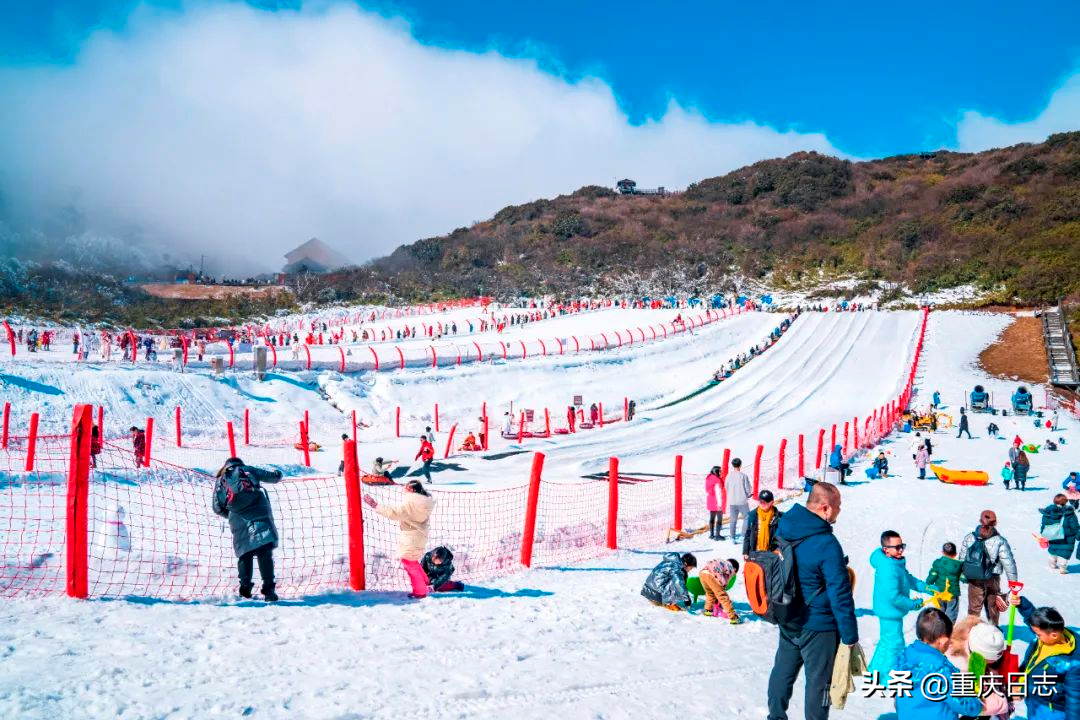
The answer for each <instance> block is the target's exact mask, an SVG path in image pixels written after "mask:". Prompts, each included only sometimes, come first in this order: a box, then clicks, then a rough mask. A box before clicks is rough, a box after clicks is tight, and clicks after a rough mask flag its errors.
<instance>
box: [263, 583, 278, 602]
mask: <svg viewBox="0 0 1080 720" xmlns="http://www.w3.org/2000/svg"><path fill="white" fill-rule="evenodd" d="M262 594H263V599H264V600H266V602H277V601H278V596H277V593H276V592H274V586H273V585H263V588H262Z"/></svg>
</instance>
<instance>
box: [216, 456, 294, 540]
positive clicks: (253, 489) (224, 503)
mask: <svg viewBox="0 0 1080 720" xmlns="http://www.w3.org/2000/svg"><path fill="white" fill-rule="evenodd" d="M279 480H281V471H280V470H262V469H260V468H256V467H251V466H250V465H230V466H229V467H228V468H227V469H226V471H225V473H224V474H223V475H222V476H221V477H220V478H218V481H217V484H216V485H215V486H214V500H213V503H212V505H211V507H212V509H213V511H214V513H216V514H217V515H220V516H221V517H223V518H228V519H229V529H230V530H232V536H233V552H235V553H236V557H240V556H241V555H245V554H247V553H249V552H252V551H253V550H258V549H259V548H261V547H263V546H264V545H273V546H274V547H277V543H278V531H277V527H276V526H275V525H274V513H273V511H272V510H271V508H270V497H269V496H268V495H267V494H266V490H264V489H263V488H262V487H261V485H262V483H276V482H277V481H279ZM245 487H247V488H250V489H243V488H245Z"/></svg>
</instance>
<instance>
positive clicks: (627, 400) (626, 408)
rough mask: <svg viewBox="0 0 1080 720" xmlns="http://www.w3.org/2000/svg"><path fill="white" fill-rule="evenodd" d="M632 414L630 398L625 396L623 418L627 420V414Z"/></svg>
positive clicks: (624, 420)
mask: <svg viewBox="0 0 1080 720" xmlns="http://www.w3.org/2000/svg"><path fill="white" fill-rule="evenodd" d="M629 414H630V398H627V397H624V398H623V399H622V419H623V422H626V418H627V416H628V415H629Z"/></svg>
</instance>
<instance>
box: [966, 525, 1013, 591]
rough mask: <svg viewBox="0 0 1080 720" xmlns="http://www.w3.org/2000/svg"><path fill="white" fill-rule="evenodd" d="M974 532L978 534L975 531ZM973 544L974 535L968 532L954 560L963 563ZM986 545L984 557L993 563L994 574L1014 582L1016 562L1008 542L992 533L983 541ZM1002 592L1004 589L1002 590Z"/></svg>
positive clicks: (995, 532)
mask: <svg viewBox="0 0 1080 720" xmlns="http://www.w3.org/2000/svg"><path fill="white" fill-rule="evenodd" d="M975 532H978V530H976V531H975ZM973 542H975V533H974V532H969V533H968V534H967V535H965V536H964V542H963V543H961V545H960V553H959V554H958V555H957V556H956V559H957V560H959V561H960V562H963V561H964V560H965V559H966V558H967V554H968V548H970V547H971V544H972V543H973ZM983 542H984V543H985V545H986V555H987V557H989V558H990V559H992V560H993V561H994V574H995V575H1001V574H1002V573H1005V576H1006V577H1007V578H1008V579H1009V581H1010V582H1016V578H1017V575H1016V560H1014V559H1013V552H1012V547H1010V546H1009V541H1008V540H1006V539H1005V538H1004V537H1002V536H1001V535H998V534H997V531H994V534H993V535H991V536H990V537H988V538H987V539H986V540H984V541H983ZM1002 590H1003V591H1004V588H1002Z"/></svg>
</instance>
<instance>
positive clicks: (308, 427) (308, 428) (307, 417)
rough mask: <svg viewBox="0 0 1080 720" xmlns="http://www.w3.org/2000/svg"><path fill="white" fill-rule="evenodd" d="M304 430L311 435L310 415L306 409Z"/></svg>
mask: <svg viewBox="0 0 1080 720" xmlns="http://www.w3.org/2000/svg"><path fill="white" fill-rule="evenodd" d="M304 430H305V431H306V432H307V434H308V437H311V415H310V413H309V412H308V411H307V410H305V411H304Z"/></svg>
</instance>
